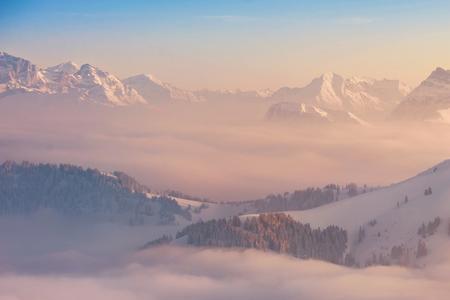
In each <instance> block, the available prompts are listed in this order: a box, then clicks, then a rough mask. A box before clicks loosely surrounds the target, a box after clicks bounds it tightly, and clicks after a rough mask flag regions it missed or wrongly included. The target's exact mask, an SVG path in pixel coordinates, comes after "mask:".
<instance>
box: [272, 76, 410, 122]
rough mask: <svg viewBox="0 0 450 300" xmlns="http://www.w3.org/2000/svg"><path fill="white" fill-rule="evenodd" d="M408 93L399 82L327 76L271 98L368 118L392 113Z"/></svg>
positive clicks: (283, 90) (280, 91) (286, 90)
mask: <svg viewBox="0 0 450 300" xmlns="http://www.w3.org/2000/svg"><path fill="white" fill-rule="evenodd" d="M408 92H409V88H408V87H407V86H406V85H405V84H403V83H402V82H400V81H398V80H387V79H383V80H375V79H370V78H359V77H352V78H344V77H343V76H340V75H338V74H335V73H326V74H323V75H322V76H320V77H318V78H316V79H314V80H313V81H312V82H311V83H310V84H308V85H307V86H305V87H302V88H288V87H283V88H281V89H279V90H277V91H276V92H275V93H273V95H272V96H271V99H272V100H273V101H275V102H296V103H305V104H306V105H313V106H315V107H318V108H320V109H322V110H334V111H347V112H350V113H352V114H354V115H358V116H361V117H362V118H364V119H366V118H368V119H371V118H377V117H380V116H384V115H386V114H387V113H389V112H391V111H392V109H394V107H395V106H396V105H397V104H398V103H399V102H400V101H401V100H402V99H403V97H404V96H405V95H406V94H407V93H408Z"/></svg>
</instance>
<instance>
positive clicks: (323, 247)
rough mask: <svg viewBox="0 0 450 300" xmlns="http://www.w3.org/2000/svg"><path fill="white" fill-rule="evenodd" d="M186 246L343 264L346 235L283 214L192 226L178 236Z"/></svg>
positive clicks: (338, 230)
mask: <svg viewBox="0 0 450 300" xmlns="http://www.w3.org/2000/svg"><path fill="white" fill-rule="evenodd" d="M183 237H185V238H186V242H187V244H189V245H194V246H207V247H236V248H253V249H259V250H271V251H274V252H278V253H285V254H289V255H292V256H295V257H298V258H314V259H321V260H326V261H330V262H333V263H338V264H341V263H343V258H344V253H345V250H346V249H347V232H346V231H345V230H343V229H341V228H339V227H337V226H328V227H327V228H325V229H319V228H318V229H313V228H311V226H310V225H309V224H302V223H300V222H297V221H295V220H294V219H292V218H291V217H290V216H288V215H285V214H280V213H278V214H261V215H259V216H258V217H249V218H245V219H244V220H241V219H240V218H239V217H232V218H229V219H218V220H210V221H207V222H198V223H195V224H191V225H189V226H187V227H186V228H184V229H183V230H182V231H180V232H178V234H177V236H176V238H177V239H179V238H183Z"/></svg>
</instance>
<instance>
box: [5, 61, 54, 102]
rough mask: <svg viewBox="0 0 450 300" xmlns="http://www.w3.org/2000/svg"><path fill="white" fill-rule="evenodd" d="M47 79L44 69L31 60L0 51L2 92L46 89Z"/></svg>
mask: <svg viewBox="0 0 450 300" xmlns="http://www.w3.org/2000/svg"><path fill="white" fill-rule="evenodd" d="M46 84H47V80H46V78H45V76H44V74H43V72H42V70H41V69H40V68H39V67H37V66H36V65H34V64H32V63H31V62H30V61H28V60H26V59H23V58H20V57H16V56H12V55H10V54H8V53H6V52H0V94H1V93H4V94H6V95H8V94H11V93H15V92H20V91H25V92H29V91H36V92H45V91H46Z"/></svg>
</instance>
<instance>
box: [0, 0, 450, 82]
mask: <svg viewBox="0 0 450 300" xmlns="http://www.w3.org/2000/svg"><path fill="white" fill-rule="evenodd" d="M0 2H1V10H0V51H6V52H8V53H10V54H13V55H16V56H20V57H24V58H27V59H29V60H31V61H33V62H34V63H36V64H38V65H40V66H50V65H55V64H58V63H61V62H64V61H69V60H71V61H75V62H76V63H78V64H83V63H90V64H93V65H96V66H98V67H100V68H103V69H105V70H107V71H110V72H112V73H113V74H116V75H117V76H119V77H120V78H125V77H128V76H131V75H135V74H139V73H151V74H153V75H155V76H156V77H158V78H160V79H161V80H163V81H167V82H171V83H172V84H174V85H177V86H179V87H181V88H186V89H201V88H210V89H231V88H240V89H263V88H272V89H275V88H278V87H281V86H302V85H305V84H307V83H308V82H309V81H310V80H311V79H312V78H313V77H315V76H318V75H320V74H321V73H324V72H329V71H333V72H336V73H339V74H342V75H344V76H369V77H375V78H391V79H401V80H403V81H405V82H406V83H408V84H410V85H412V86H414V85H417V84H418V83H420V81H421V80H423V79H424V78H425V77H426V76H427V75H428V74H429V73H430V72H431V71H432V70H433V69H435V68H436V67H437V66H442V67H444V68H450V55H448V53H450V38H449V37H450V18H448V14H449V12H450V2H449V1H446V0H409V1H406V0H397V1H390V0H372V1H360V0H341V1H335V0H322V1H302V0H297V1H294V0H285V1H275V0H273V1H271V0H259V1H256V0H242V1H237V0H228V1H211V0H209V1H207V0H184V1H181V0H179V1H177V0H174V1H152V0H150V1H132V0H131V1H114V0H110V1H106V0H98V1H86V0H79V1H57V0H54V1H51V0H41V1H37V0H30V1H21V0H16V1H8V0H0Z"/></svg>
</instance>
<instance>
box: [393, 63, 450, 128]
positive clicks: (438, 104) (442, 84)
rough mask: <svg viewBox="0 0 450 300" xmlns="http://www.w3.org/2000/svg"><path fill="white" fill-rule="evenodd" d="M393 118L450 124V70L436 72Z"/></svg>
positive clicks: (401, 105)
mask: <svg viewBox="0 0 450 300" xmlns="http://www.w3.org/2000/svg"><path fill="white" fill-rule="evenodd" d="M392 118H393V119H400V120H425V121H437V122H444V123H450V70H444V69H442V68H437V69H436V70H434V71H433V72H432V73H431V74H430V76H428V78H427V79H425V80H424V81H423V82H422V83H421V84H420V85H419V86H418V87H417V88H416V89H414V90H413V91H412V92H411V93H410V94H409V95H408V96H407V98H406V99H405V101H403V102H402V103H401V104H400V105H399V106H398V107H397V109H396V110H395V111H394V112H393V115H392Z"/></svg>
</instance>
